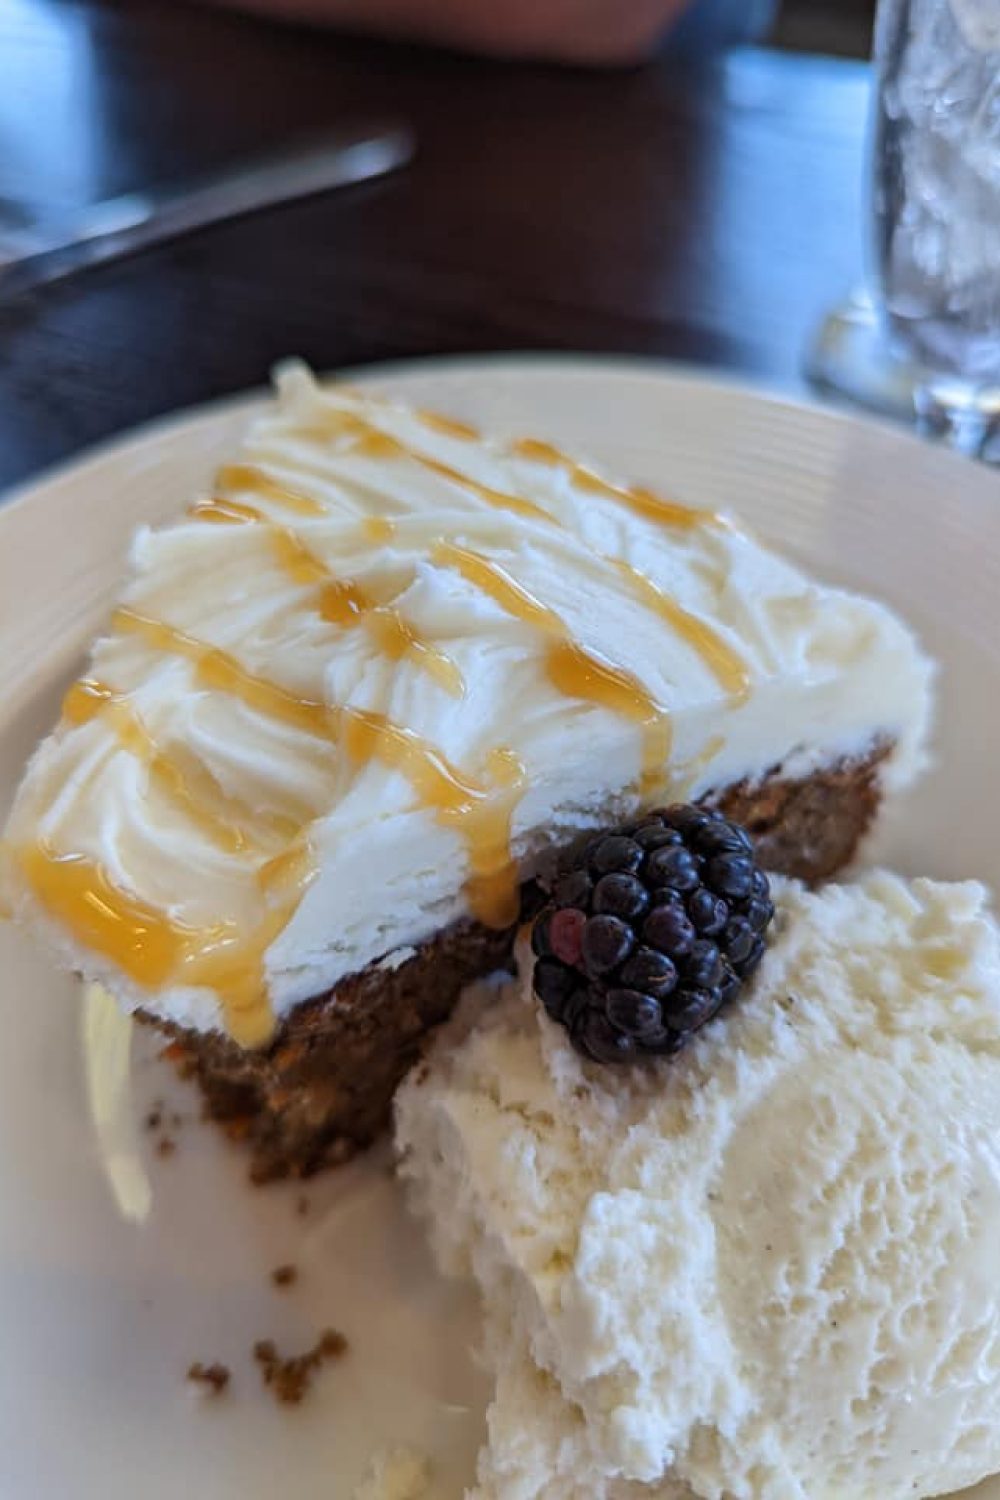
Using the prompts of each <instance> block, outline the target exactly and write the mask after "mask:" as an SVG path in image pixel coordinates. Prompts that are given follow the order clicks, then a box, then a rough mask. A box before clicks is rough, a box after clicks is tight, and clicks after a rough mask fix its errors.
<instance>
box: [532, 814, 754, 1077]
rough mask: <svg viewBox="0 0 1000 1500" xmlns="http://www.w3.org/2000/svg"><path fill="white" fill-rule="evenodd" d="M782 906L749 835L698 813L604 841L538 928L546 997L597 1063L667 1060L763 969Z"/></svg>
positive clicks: (648, 821) (564, 880) (654, 818)
mask: <svg viewBox="0 0 1000 1500" xmlns="http://www.w3.org/2000/svg"><path fill="white" fill-rule="evenodd" d="M773 916H774V906H773V904H772V902H771V893H770V888H769V886H768V882H767V876H766V875H765V874H764V872H763V870H761V869H760V868H759V867H758V865H757V864H756V861H755V859H754V849H753V843H752V841H751V839H750V836H749V835H748V834H747V832H746V830H745V829H743V828H740V827H739V826H738V824H736V823H731V822H729V821H728V820H727V819H726V818H724V817H723V816H722V815H721V813H718V812H714V811H712V810H711V809H709V808H704V807H695V806H690V805H678V806H675V807H668V808H665V809H662V810H660V811H657V812H651V813H648V814H646V815H645V816H644V817H643V818H641V819H640V820H639V821H637V822H635V823H629V824H627V825H626V826H625V827H622V828H615V829H609V830H608V831H607V832H606V833H601V834H598V835H596V836H595V837H594V838H592V839H591V840H590V841H589V843H588V844H587V845H586V847H585V849H584V850H583V853H582V855H581V856H580V857H579V859H577V860H576V861H575V862H574V864H573V865H572V867H570V868H569V869H566V870H565V871H564V872H563V873H562V875H561V877H560V878H559V880H558V881H557V882H556V885H555V887H554V889H553V892H552V896H551V899H550V901H549V903H548V905H547V906H545V907H544V908H543V910H542V911H541V912H540V913H539V914H538V916H537V917H536V919H535V923H534V927H533V929H532V934H531V946H532V949H533V951H534V954H535V981H534V982H535V993H536V994H537V996H538V998H539V1000H541V1002H542V1004H543V1005H544V1006H545V1009H546V1011H547V1012H548V1014H549V1015H550V1016H551V1017H552V1019H553V1020H554V1021H558V1022H559V1023H560V1024H561V1025H563V1026H565V1027H566V1029H567V1030H568V1032H569V1034H570V1036H571V1037H572V1040H573V1044H574V1046H575V1047H576V1048H577V1050H578V1051H580V1052H582V1053H583V1055H584V1056H586V1057H589V1058H591V1059H593V1060H594V1061H597V1062H607V1063H611V1062H633V1061H635V1060H637V1059H638V1058H640V1057H648V1056H656V1057H666V1056H670V1055H671V1054H672V1053H674V1052H677V1051H679V1049H680V1048H681V1047H682V1046H683V1045H684V1042H685V1041H686V1040H687V1038H688V1037H689V1036H690V1035H691V1034H692V1033H693V1032H695V1031H697V1030H698V1028H699V1027H701V1026H704V1025H705V1024H706V1022H708V1021H710V1020H711V1019H712V1017H713V1016H715V1015H716V1014H717V1013H718V1012H719V1010H720V1009H721V1008H722V1007H723V1006H724V1005H726V1004H727V1003H728V1002H729V1001H730V1000H731V999H732V998H733V996H734V995H735V994H736V993H737V991H738V990H739V988H740V986H741V983H742V982H743V981H744V980H746V979H748V978H749V977H750V975H751V974H752V973H753V971H754V969H756V967H757V965H758V964H759V963H760V961H761V958H762V957H763V954H764V947H765V933H766V931H767V928H768V925H769V924H770V921H771V918H772V917H773Z"/></svg>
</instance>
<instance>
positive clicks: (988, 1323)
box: [396, 872, 1000, 1500]
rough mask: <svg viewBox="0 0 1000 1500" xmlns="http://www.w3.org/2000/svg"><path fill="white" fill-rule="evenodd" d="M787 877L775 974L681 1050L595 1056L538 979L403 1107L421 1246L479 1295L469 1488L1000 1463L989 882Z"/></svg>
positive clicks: (532, 1489)
mask: <svg viewBox="0 0 1000 1500" xmlns="http://www.w3.org/2000/svg"><path fill="white" fill-rule="evenodd" d="M772 884H773V889H774V895H775V904H776V907H777V916H776V920H775V928H774V936H773V937H772V940H771V944H770V947H769V949H768V951H767V952H766V954H765V957H764V960H763V963H762V964H761V967H760V969H759V970H758V972H757V974H756V975H755V977H754V979H753V981H752V983H751V984H750V985H749V986H748V988H747V989H746V991H745V992H744V993H743V994H742V995H741V996H740V997H739V998H738V999H737V1000H736V1001H735V1002H734V1003H733V1004H732V1006H731V1008H730V1009H729V1010H728V1011H726V1012H724V1013H723V1014H722V1015H721V1016H720V1017H719V1018H717V1019H716V1020H715V1021H714V1022H712V1023H711V1024H710V1025H709V1026H707V1027H706V1028H705V1029H704V1030H703V1031H702V1032H700V1033H699V1034H698V1036H697V1037H696V1038H694V1039H693V1040H692V1041H691V1042H690V1043H689V1046H688V1048H687V1049H686V1050H685V1051H684V1052H682V1053H680V1054H679V1055H678V1056H677V1057H675V1058H673V1059H670V1060H666V1061H662V1062H659V1063H656V1064H648V1065H643V1066H639V1067H635V1068H633V1069H622V1068H614V1067H610V1068H609V1067H603V1068H602V1067H601V1066H600V1065H596V1064H593V1063H588V1062H585V1061H583V1060H582V1059H581V1058H580V1057H579V1056H578V1055H577V1054H576V1053H575V1052H574V1051H573V1048H572V1046H571V1044H570V1042H569V1039H568V1037H567V1035H566V1033H565V1032H564V1031H563V1029H562V1028H561V1027H559V1026H556V1025H554V1024H553V1023H552V1022H550V1021H549V1020H548V1019H547V1017H546V1016H545V1015H544V1012H543V1011H542V1008H541V1006H539V1005H538V1004H537V1003H536V1002H534V1001H533V1000H532V997H531V994H530V985H529V984H528V982H527V976H525V979H524V981H523V982H522V984H521V985H517V984H510V985H508V986H507V987H506V988H505V989H504V990H503V991H502V992H501V993H500V994H499V997H497V996H496V993H495V992H494V994H493V995H490V994H489V993H487V994H486V996H485V1003H484V999H483V991H485V990H486V987H485V986H483V987H481V990H480V993H479V995H478V996H475V995H474V996H470V998H469V999H468V1001H467V1002H466V1005H467V1010H466V1012H465V1013H464V1014H463V1013H462V1012H461V1011H460V1012H459V1014H458V1016H457V1017H456V1018H455V1019H454V1020H453V1022H451V1023H449V1028H446V1029H445V1031H444V1032H443V1033H442V1034H441V1036H440V1039H439V1040H438V1041H436V1042H435V1044H434V1047H433V1049H432V1051H431V1053H430V1056H429V1058H428V1059H427V1062H426V1063H425V1064H424V1065H422V1066H421V1068H420V1069H418V1070H417V1073H416V1075H415V1076H414V1075H411V1077H410V1079H409V1080H408V1081H407V1082H406V1083H405V1084H404V1085H403V1087H402V1089H401V1090H400V1091H399V1093H398V1094H397V1099H396V1115H397V1131H396V1134H397V1145H398V1148H399V1150H400V1153H401V1171H402V1173H403V1174H404V1176H405V1177H406V1178H407V1179H408V1180H409V1183H410V1185H411V1190H412V1192H413V1196H414V1202H415V1206H416V1207H417V1208H418V1209H419V1211H420V1212H421V1215H422V1216H423V1217H424V1218H425V1219H426V1222H427V1226H428V1231H429V1234H430V1236H431V1240H432V1244H433V1247H434V1250H435V1254H436V1257H437V1260H438V1262H439V1264H440V1266H441V1267H442V1269H443V1270H445V1271H446V1272H448V1273H450V1274H452V1275H464V1274H469V1273H474V1274H475V1277H476V1279H477V1281H478V1282H479V1284H480V1286H481V1289H482V1291H483V1308H484V1318H485V1322H486V1328H485V1353H486V1359H487V1363H488V1364H489V1366H490V1367H491V1368H492V1371H493V1373H494V1374H495V1377H496V1390H495V1395H494V1399H493V1403H492V1406H491V1408H490V1411H489V1414H488V1429H489V1440H488V1442H487V1444H486V1446H485V1448H484V1449H483V1452H482V1455H481V1460H480V1465H479V1480H480V1483H479V1486H478V1487H477V1488H476V1489H475V1490H474V1492H473V1494H474V1496H475V1500H625V1497H635V1500H638V1497H639V1496H640V1495H645V1496H649V1497H660V1500H668V1497H670V1500H680V1497H681V1496H684V1495H694V1496H700V1497H704V1500H723V1497H726V1500H847V1497H849V1500H904V1497H919V1496H930V1495H939V1494H944V1493H946V1492H947V1493H950V1492H951V1491H952V1490H958V1489H964V1487H965V1486H966V1485H971V1484H974V1483H976V1482H977V1481H978V1480H980V1479H982V1478H983V1477H984V1476H985V1475H987V1474H991V1473H994V1472H996V1471H997V1470H1000V1287H998V1282H997V1277H996V1273H995V1246H996V1243H997V1235H998V1233H1000V934H998V930H997V926H996V924H995V922H994V921H993V919H992V917H991V914H990V911H989V906H988V902H987V898H986V893H985V892H984V890H983V888H982V887H981V886H978V885H975V884H973V883H967V884H957V885H947V884H939V883H937V882H934V881H929V880H916V881H914V882H912V883H908V882H906V881H904V880H902V879H900V878H899V877H897V876H894V875H889V874H886V873H884V872H873V873H870V874H868V875H867V876H865V877H864V878H863V879H862V880H861V881H859V882H858V884H856V885H853V886H836V885H830V886H827V887H825V888H823V889H822V890H821V891H818V892H816V893H810V892H809V891H807V890H806V889H804V888H803V887H802V886H800V885H799V884H797V883H796V882H791V881H784V880H781V879H778V878H775V879H774V880H773V882H772ZM528 957H529V958H530V955H529V956H528Z"/></svg>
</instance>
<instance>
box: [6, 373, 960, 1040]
mask: <svg viewBox="0 0 1000 1500" xmlns="http://www.w3.org/2000/svg"><path fill="white" fill-rule="evenodd" d="M484 568H485V569H486V572H485V573H484V571H483V570H484ZM122 605H123V608H122V609H121V610H120V611H119V612H118V614H117V615H116V616H115V619H114V621H113V624H112V628H111V630H110V631H109V633H108V634H107V635H106V636H105V637H104V638H102V639H101V640H100V641H98V643H97V644H96V646H95V648H94V651H93V655H92V660H91V663H90V666H89V668H88V671H87V678H88V679H89V680H90V682H91V685H90V686H89V687H85V688H78V689H76V690H75V691H74V692H73V693H71V694H70V698H69V699H68V700H67V706H66V712H65V715H64V719H63V722H62V723H61V724H60V726H59V727H58V728H57V729H56V731H55V733H54V734H53V735H52V736H51V737H50V738H49V739H48V740H47V741H46V742H45V743H44V744H43V745H42V747H41V749H40V750H39V751H38V753H37V755H36V756H35V758H34V760H33V761H32V763H31V765H30V767H29V769H28V772H27V775H26V777H25V780H24V783H23V785H22V787H21V789H20V792H19V794H18V796H17V799H16V802H15V805H14V809H13V812H12V814H11V817H10V822H9V825H8V828H7V831H6V836H5V839H6V842H5V848H6V859H5V861H4V866H5V871H6V873H5V877H4V880H3V885H4V893H5V896H6V899H7V902H8V904H9V905H10V907H11V908H12V909H13V911H14V913H15V915H16V917H17V918H19V919H21V920H23V921H25V922H27V923H28V924H29V925H31V926H33V927H34V928H35V929H36V930H37V931H38V932H40V933H41V934H42V936H43V937H44V938H45V939H46V940H47V941H48V942H49V943H50V944H51V945H52V947H53V948H54V950H55V952H56V954H57V956H58V958H59V959H60V960H61V961H62V962H63V963H64V964H66V965H67V966H70V967H72V968H74V969H76V970H79V971H80V972H82V973H83V974H84V976H85V977H86V978H88V979H90V980H97V981H100V982H102V983H104V984H105V985H107V986H108V987H109V988H110V989H111V990H112V991H113V992H114V993H115V995H116V996H117V997H118V998H119V1000H120V1001H121V1002H122V1003H123V1004H124V1005H125V1006H126V1007H127V1008H135V1007H138V1006H142V1007H144V1008H145V1009H146V1010H148V1011H150V1012H152V1013H154V1014H158V1015H160V1016H162V1017H165V1018H167V1019H169V1020H171V1021H174V1022H176V1023H179V1024H180V1025H183V1026H192V1027H195V1028H198V1029H203V1030H207V1029H212V1028H216V1027H219V1026H220V1025H222V1024H224V1023H227V1024H229V1026H230V1029H231V1030H233V1031H234V1034H235V1035H237V1037H238V1039H240V1040H243V1041H247V1042H252V1041H261V1040H264V1039H266V1035H267V1032H268V1029H269V1026H270V1024H271V1018H272V1016H278V1017H280V1016H281V1015H282V1014H284V1013H285V1012H287V1011H288V1010H289V1009H290V1008H291V1007H293V1006H294V1005H296V1004H297V1003H298V1002H300V1001H302V1000H304V999H306V998H309V997H311V996H314V995H316V994H320V993H322V992H323V991H325V990H326V989H328V988H329V987H330V986H332V985H334V984H335V983H336V982H337V981H338V980H340V979H341V978H343V977H344V976H345V975H347V974H350V973H353V972H355V971H357V970H359V969H362V968H364V967H365V966H366V965H367V964H369V963H370V962H372V961H373V960H377V959H380V958H382V957H383V956H385V955H392V954H393V953H394V952H397V951H399V950H401V949H407V948H409V947H410V946H411V945H413V944H415V943H419V942H420V941H421V940H423V939H424V938H425V937H427V936H428V935H429V934H431V933H433V932H435V931H437V930H438V929H440V928H442V927H444V926H446V925H447V924H449V923H451V922H453V921H455V920H457V919H458V918H460V917H462V916H464V915H466V914H467V913H468V911H469V910H470V907H471V909H472V910H474V911H475V910H478V909H479V908H478V907H477V899H478V900H479V902H480V903H482V901H483V900H486V902H487V904H488V905H491V906H492V907H493V908H494V915H496V911H497V910H498V909H499V908H502V906H503V902H502V901H500V902H498V901H497V899H496V898H497V892H498V887H499V886H502V884H503V882H504V880H505V879H506V880H507V882H508V885H509V886H511V887H512V886H513V880H514V877H515V875H516V874H518V873H519V874H520V875H521V876H526V875H528V874H530V873H531V872H532V871H533V869H534V868H535V866H536V864H537V862H538V860H539V859H540V858H541V857H542V856H543V855H544V853H545V850H546V849H547V848H548V847H550V846H551V845H553V844H558V843H561V842H564V841H565V840H566V839H567V838H568V837H569V836H570V835H571V834H573V833H575V832H577V831H579V830H580V829H583V828H587V827H593V826H597V825H599V824H601V823H605V822H607V821H608V820H609V819H611V818H615V817H618V816H620V815H624V814H628V813H630V812H631V811H633V810H634V809H635V808H636V807H637V806H638V805H639V804H640V803H648V802H650V801H651V800H653V799H654V798H655V799H657V800H661V799H663V798H669V797H673V796H694V797H696V796H699V795H701V794H703V793H706V792H708V791H710V790H711V789H713V788H719V787H723V786H725V785H727V784H730V783H732V782H735V781H738V780H740V779H742V778H744V777H749V778H754V777H757V776H759V775H762V774H763V773H765V772H766V771H769V770H773V769H775V768H777V767H782V768H783V769H784V770H785V771H786V772H787V773H788V774H790V775H798V774H806V773H808V772H809V771H810V770H812V769H814V768H816V767H817V766H821V765H824V764H827V763H830V762H832V761H836V760H838V759H840V758H841V757H843V756H845V755H852V754H857V753H864V752H865V751H867V750H868V749H870V748H871V746H872V744H873V742H874V741H876V740H878V739H885V740H887V741H892V742H894V745H895V749H894V752H893V754H892V755H891V757H890V758H889V759H888V760H887V762H886V763H885V766H884V771H883V779H884V783H885V785H886V786H888V787H895V786H901V785H904V784H906V783H907V782H908V781H910V780H911V779H912V777H913V775H914V774H915V772H916V770H917V769H918V768H919V766H920V763H921V759H922V755H923V745H924V738H925V733H926V727H927V720H928V713H929V701H930V694H929V680H930V667H929V664H928V663H927V661H926V660H925V659H924V658H923V656H922V655H921V653H920V652H919V650H918V648H917V646H916V645H915V643H914V641H913V639H912V637H911V636H910V634H909V633H908V632H907V630H906V629H905V628H904V627H903V626H902V625H901V624H900V623H899V621H898V620H897V619H896V618H895V617H894V616H893V615H892V614H890V612H889V611H888V610H886V609H884V608H882V607H881V606H879V605H878V604H874V603H871V602H869V601H867V600H863V599H860V598H857V597H855V596H853V595H851V594H848V593H844V592H842V591H839V590H835V589H830V588H824V587H822V586H820V585H818V584H816V583H814V582H812V581H811V580H809V579H808V578H806V577H804V576H803V575H802V573H800V572H799V571H798V570H797V569H795V568H793V567H792V566H790V565H789V564H788V563H786V562H784V561H782V560H781V559H779V558H778V557H776V556H774V555H773V554H772V553H770V552H769V551H767V550H766V549H765V548H764V547H762V546H761V545H759V544H758V543H757V542H756V541H755V540H754V539H753V538H752V537H751V536H749V535H748V534H747V533H746V532H745V531H743V530H741V529H740V528H739V527H738V526H736V525H734V524H732V523H729V522H725V521H723V520H722V519H720V518H716V517H712V516H709V515H707V514H705V513H701V512H691V511H689V510H687V509H685V508H684V507H683V506H680V505H676V504H674V503H672V502H669V501H660V500H658V499H657V498H656V497H653V496H651V495H649V494H648V493H647V492H646V491H643V490H638V489H634V488H628V487H625V486H621V485H617V484H616V483H613V482H610V481H605V480H602V479H601V478H600V477H599V476H597V475H595V474H594V472H593V471H592V470H590V469H588V468H586V467H585V466H582V465H580V464H577V463H575V462H573V461H572V460H570V459H568V458H567V457H566V456H565V455H562V454H559V453H558V452H557V451H556V450H555V449H553V448H551V447H549V446H548V445H547V444H545V443H540V442H537V441H526V442H523V443H520V444H499V443H495V442H492V441H490V440H488V439H485V438H482V437H480V436H479V435H478V434H476V433H474V432H472V431H471V429H468V428H465V427H463V426H462V425H461V424H456V423H452V422H450V421H448V420H447V419H440V418H436V417H434V416H432V415H431V414H429V413H423V412H419V411H416V410H411V409H407V408H404V407H402V406H399V405H396V404H393V403H391V402H388V401H384V400H378V399H375V398H373V397H370V396H367V395H364V394H358V393H354V392H351V391H348V390H346V389H341V388H339V387H336V386H332V387H329V388H325V389H321V388H319V387H318V386H317V385H316V384H315V383H314V382H313V381H312V379H311V378H310V377H309V375H308V374H307V372H306V371H305V370H304V369H302V368H300V367H291V368H288V369H286V370H285V371H284V373H283V374H282V375H281V376H280V378H279V382H278V401H277V403H276V405H275V407H274V408H273V409H272V410H271V411H270V412H269V413H268V414H267V415H265V416H264V417H263V418H262V419H261V420H259V421H258V422H257V423H256V424H255V425H254V426H253V428H252V429H251V431H250V433H249V435H248V437H247V440H246V443H245V446H244V449H243V451H242V453H241V454H240V455H239V462H238V463H237V464H234V465H231V466H229V467H228V468H226V469H224V470H222V471H221V472H220V474H219V476H218V479H217V481H216V485H215V488H214V490H213V492H212V494H211V495H208V494H206V495H204V496H202V497H200V499H199V501H198V503H197V504H195V505H194V507H193V508H192V510H191V511H189V512H188V513H187V514H186V515H184V516H182V517H181V518H179V519H178V520H177V521H176V522H175V523H173V524H172V525H169V526H167V527H165V528H163V529H161V530H156V531H151V530H144V531H142V532H140V533H139V535H138V536H137V538H136V540H135V544H134V547H133V550H132V562H131V573H130V579H129V582H128V584H127V586H126V589H125V592H124V596H123V600H122ZM595 684H596V685H595ZM392 735H395V736H396V737H395V739H392V738H391V736H392ZM414 737H416V738H414ZM414 747H416V748H414ZM442 766H443V767H444V771H443V773H442V772H441V767H442ZM469 786H471V787H472V788H473V791H472V792H471V793H469V795H470V796H471V797H473V799H475V798H481V800H482V815H480V812H481V810H480V809H479V806H478V804H477V808H476V809H474V816H467V815H466V814H467V812H468V809H466V812H465V813H463V811H462V809H461V808H460V807H458V806H457V804H458V802H460V801H461V799H462V797H464V796H465V795H466V792H465V790H463V789H467V788H468V787H469ZM449 798H450V799H451V802H452V804H453V805H451V806H445V805H444V803H445V802H447V801H448V799H449ZM508 865H509V870H508ZM53 877H54V878H53ZM74 881H75V882H76V885H75V886H73V882H74ZM54 884H55V885H58V890H55V889H54ZM70 886H73V888H72V889H69V887H70ZM477 893H478V895H477ZM109 903H110V906H111V907H112V908H113V915H112V918H107V915H106V911H105V910H104V909H105V908H108V906H109ZM84 907H86V911H83V908H84ZM98 908H101V910H99V909H98ZM102 911H104V915H102ZM81 913H83V914H82V915H81ZM123 927H124V929H126V931H125V939H124V940H123V939H122V937H121V931H120V929H122V928H123ZM206 952H207V954H208V957H207V958H206ZM390 962H391V959H390ZM261 995H263V997H264V999H265V1000H266V1006H264V1007H261V1005H260V997H261ZM255 997H256V998H255ZM227 999H228V1002H229V1003H228V1004H227V1003H226V1002H227Z"/></svg>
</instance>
